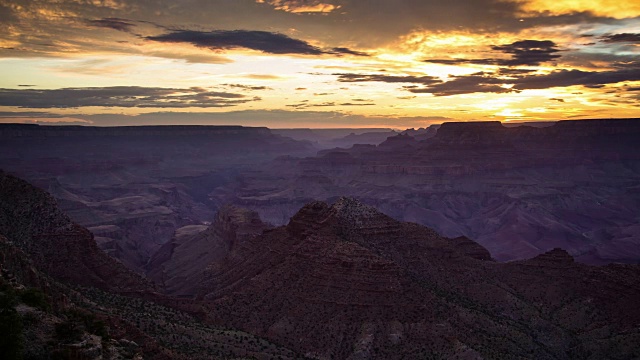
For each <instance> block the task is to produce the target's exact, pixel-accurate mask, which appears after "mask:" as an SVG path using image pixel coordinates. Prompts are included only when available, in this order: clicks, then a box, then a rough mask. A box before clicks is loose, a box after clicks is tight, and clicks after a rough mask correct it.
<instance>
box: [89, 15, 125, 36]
mask: <svg viewBox="0 0 640 360" xmlns="http://www.w3.org/2000/svg"><path fill="white" fill-rule="evenodd" d="M87 24H89V25H91V26H96V27H104V28H110V29H114V30H118V31H123V32H128V33H130V32H131V30H132V28H134V27H135V26H136V25H135V24H134V23H132V22H131V21H129V20H126V19H120V18H103V19H99V20H87Z"/></svg>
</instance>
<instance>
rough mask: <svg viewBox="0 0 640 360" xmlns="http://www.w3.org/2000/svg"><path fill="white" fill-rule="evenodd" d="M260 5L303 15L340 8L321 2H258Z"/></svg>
mask: <svg viewBox="0 0 640 360" xmlns="http://www.w3.org/2000/svg"><path fill="white" fill-rule="evenodd" d="M256 2H257V3H259V4H264V3H267V4H269V5H271V6H273V7H274V8H275V9H276V10H282V11H286V12H291V13H296V14H302V13H322V14H326V13H330V12H332V11H334V10H337V9H339V8H340V5H334V4H330V3H326V2H323V1H319V0H256Z"/></svg>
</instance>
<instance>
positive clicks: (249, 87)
mask: <svg viewBox="0 0 640 360" xmlns="http://www.w3.org/2000/svg"><path fill="white" fill-rule="evenodd" d="M223 85H224V86H228V87H232V88H238V89H244V90H250V91H258V90H273V88H271V87H268V86H258V85H244V84H223Z"/></svg>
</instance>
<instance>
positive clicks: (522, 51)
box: [425, 40, 560, 66]
mask: <svg viewBox="0 0 640 360" xmlns="http://www.w3.org/2000/svg"><path fill="white" fill-rule="evenodd" d="M556 46H557V45H556V43H554V42H553V41H551V40H521V41H516V42H514V43H511V44H504V45H494V46H492V47H491V49H492V50H494V51H499V52H502V53H505V54H510V55H511V58H510V59H492V58H485V59H429V60H425V62H430V63H437V64H447V65H457V64H475V65H498V66H536V65H540V64H542V63H545V62H549V61H551V60H554V59H557V58H559V57H560V55H557V54H555V53H557V52H559V51H560V49H558V48H557V47H556Z"/></svg>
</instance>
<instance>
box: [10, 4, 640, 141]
mask: <svg viewBox="0 0 640 360" xmlns="http://www.w3.org/2000/svg"><path fill="white" fill-rule="evenodd" d="M633 117H640V1H637V0H619V1H611V0H567V1H563V0H467V1H463V0H447V1H442V0H181V1H175V0H172V1H169V0H0V123H10V122H24V123H40V124H76V125H95V126H114V125H152V124H161V125H169V124H198V125H205V124H207V125H219V124H220V125H222V124H234V125H245V126H268V127H271V128H300V127H309V128H360V127H388V128H397V129H404V128H419V127H426V126H429V125H431V124H434V123H442V122H446V121H477V120H484V121H486V120H500V121H512V122H516V121H534V120H535V121H539V120H560V119H590V118H633Z"/></svg>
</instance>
